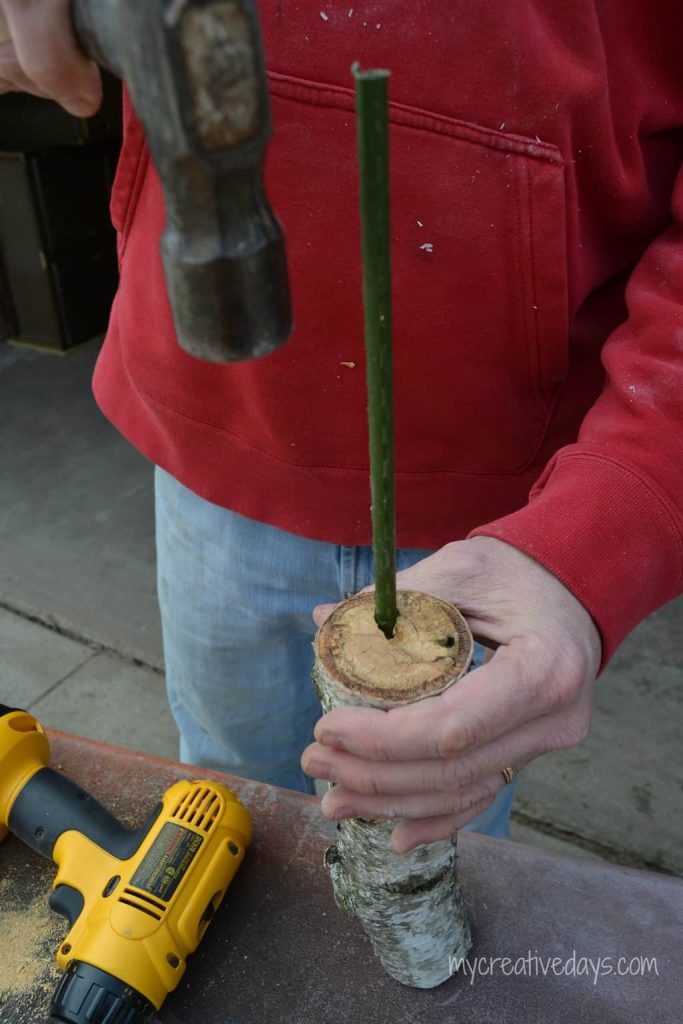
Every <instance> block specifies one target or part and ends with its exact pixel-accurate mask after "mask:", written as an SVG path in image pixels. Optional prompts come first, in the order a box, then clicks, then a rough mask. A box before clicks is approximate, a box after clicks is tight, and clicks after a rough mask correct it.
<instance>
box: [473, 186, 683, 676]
mask: <svg viewBox="0 0 683 1024" xmlns="http://www.w3.org/2000/svg"><path fill="white" fill-rule="evenodd" d="M626 300H627V305H628V314H629V315H628V319H627V320H626V321H625V323H623V324H622V325H621V326H620V327H619V328H618V329H617V330H616V331H614V333H613V334H612V335H610V337H609V338H608V339H607V341H606V343H605V346H604V349H603V357H602V358H603V363H604V366H605V370H606V380H605V387H604V390H603V392H602V394H601V396H600V398H599V399H598V401H597V402H596V403H595V405H594V406H593V408H592V409H591V410H590V412H589V413H588V415H587V416H586V417H585V419H584V421H583V424H582V426H581V430H580V432H579V436H578V439H577V443H576V444H573V445H570V446H568V447H566V448H562V449H560V451H559V452H558V453H557V454H556V455H555V456H554V458H553V459H552V460H551V462H550V463H549V464H548V466H547V467H546V469H545V471H544V472H543V474H542V476H541V477H540V479H539V480H538V482H537V483H536V484H535V486H534V487H533V488H532V491H531V494H530V499H529V503H528V504H527V505H526V506H525V507H524V508H522V509H520V510H519V511H517V512H514V513H513V514H511V515H508V516H505V517H504V518H502V519H498V520H496V521H494V522H491V523H488V524H487V525H485V526H482V527H479V528H478V529H476V530H474V531H473V532H472V533H471V534H470V536H477V535H484V536H490V537H496V538H498V539H499V540H502V541H506V542H507V543H509V544H512V545H514V546H515V547H517V548H519V549H520V550H522V551H524V552H526V553H527V554H528V555H530V556H531V557H533V558H535V559H536V560H537V561H538V562H540V563H541V564H542V565H544V566H546V568H548V569H549V570H550V571H551V572H553V573H554V574H555V575H556V576H557V577H558V578H559V579H560V580H562V582H563V583H564V584H565V585H566V586H567V587H568V588H569V590H571V591H572V593H573V594H574V595H575V596H576V597H577V598H578V599H579V600H580V601H581V602H582V604H583V605H584V606H585V607H586V608H587V609H588V611H589V612H590V613H591V615H592V616H593V618H594V620H595V622H596V623H597V625H598V628H599V629H600V632H601V634H602V639H603V667H604V665H605V664H606V663H607V661H608V660H609V659H610V657H611V656H612V654H613V653H614V651H615V650H616V648H617V647H618V645H619V644H620V643H621V641H622V640H623V639H624V637H625V636H626V635H627V633H628V632H629V631H630V630H631V629H633V627H634V626H636V625H637V624H638V622H640V621H641V620H642V619H644V618H645V616H647V615H648V614H649V613H650V612H652V611H654V609H655V608H657V607H658V606H659V605H661V604H663V603H664V602H666V601H668V600H670V599H672V598H674V597H676V596H677V595H678V594H680V593H681V592H682V591H683V171H682V172H681V173H680V174H679V177H678V181H677V183H676V188H675V190H674V193H673V225H672V226H671V228H670V229H669V230H668V231H667V232H665V233H664V234H663V235H660V236H659V238H657V239H656V240H655V241H654V242H653V243H652V244H651V245H650V246H649V247H648V249H647V250H646V251H645V253H644V255H643V257H642V259H641V260H640V262H639V263H638V265H637V266H636V268H635V270H634V271H633V274H632V275H631V278H630V281H629V284H628V287H627V290H626Z"/></svg>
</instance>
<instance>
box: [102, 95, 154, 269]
mask: <svg viewBox="0 0 683 1024" xmlns="http://www.w3.org/2000/svg"><path fill="white" fill-rule="evenodd" d="M148 162H149V152H148V149H147V143H146V140H145V134H144V131H143V128H142V125H141V124H140V122H139V121H138V119H137V116H136V114H135V111H134V110H133V106H132V104H131V102H130V98H129V96H128V91H127V90H126V88H125V86H124V88H123V144H122V146H121V153H120V155H119V160H118V164H117V166H116V174H115V175H114V183H113V185H112V190H111V199H110V203H109V212H110V215H111V222H112V224H113V226H114V229H115V231H116V233H117V247H118V255H119V260H120V259H121V258H122V256H123V251H124V249H125V245H126V241H127V238H128V233H129V230H130V225H131V222H132V219H133V216H134V214H135V208H136V205H137V201H138V198H139V195H140V192H141V190H142V183H143V180H144V176H145V171H146V169H147V164H148Z"/></svg>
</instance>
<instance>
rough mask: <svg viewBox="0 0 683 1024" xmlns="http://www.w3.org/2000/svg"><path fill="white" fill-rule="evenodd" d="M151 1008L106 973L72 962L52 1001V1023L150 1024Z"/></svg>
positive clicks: (145, 1000) (141, 996)
mask: <svg viewBox="0 0 683 1024" xmlns="http://www.w3.org/2000/svg"><path fill="white" fill-rule="evenodd" d="M153 1013H154V1006H153V1005H152V1003H150V1002H149V1000H148V999H145V997H144V996H143V995H141V994H140V993H139V992H137V991H136V990H135V989H134V988H131V987H130V986H129V985H126V984H124V983H123V982H122V981H119V979H118V978H115V977H114V976H113V975H111V974H107V972H106V971H100V970H99V969H98V968H97V967H92V966H91V965H90V964H85V963H81V962H80V961H79V960H72V962H71V963H70V964H69V966H68V968H67V970H66V972H65V974H64V975H63V976H62V979H61V981H60V982H59V985H58V987H57V990H56V992H55V994H54V997H53V999H52V1008H51V1014H52V1020H53V1021H55V1022H56V1021H66V1022H68V1024H149V1021H151V1019H152V1015H153Z"/></svg>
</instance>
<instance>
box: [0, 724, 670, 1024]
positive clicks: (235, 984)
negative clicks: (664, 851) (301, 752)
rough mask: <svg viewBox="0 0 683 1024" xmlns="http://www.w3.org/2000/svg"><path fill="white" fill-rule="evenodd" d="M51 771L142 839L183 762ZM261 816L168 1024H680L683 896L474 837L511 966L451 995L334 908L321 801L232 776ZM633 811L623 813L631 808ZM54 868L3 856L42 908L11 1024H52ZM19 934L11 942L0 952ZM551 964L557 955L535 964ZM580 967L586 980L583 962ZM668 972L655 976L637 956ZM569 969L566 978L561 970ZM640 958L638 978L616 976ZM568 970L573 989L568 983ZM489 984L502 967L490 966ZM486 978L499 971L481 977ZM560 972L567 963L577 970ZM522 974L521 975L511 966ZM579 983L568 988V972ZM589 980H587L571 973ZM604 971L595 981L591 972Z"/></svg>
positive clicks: (10, 1008)
mask: <svg viewBox="0 0 683 1024" xmlns="http://www.w3.org/2000/svg"><path fill="white" fill-rule="evenodd" d="M50 740H51V749H52V764H53V766H54V767H57V768H59V769H62V770H63V771H64V772H65V773H66V774H68V775H70V776H71V777H72V778H73V779H75V780H76V781H77V782H78V783H79V785H81V786H83V787H84V788H86V789H88V790H90V792H92V793H93V795H95V796H96V797H97V798H98V799H100V800H101V801H102V802H103V803H105V804H106V805H107V806H109V807H110V808H111V809H112V810H113V811H114V813H115V814H116V815H117V816H118V817H120V818H121V819H122V820H123V821H125V822H126V823H127V824H129V825H138V824H140V823H141V822H142V821H143V820H144V819H145V818H146V816H147V814H148V813H149V811H150V810H151V808H152V807H153V806H154V805H155V803H156V802H157V800H158V798H159V796H160V795H161V794H162V792H163V791H164V790H165V789H166V788H167V787H168V786H169V785H170V784H171V783H172V782H173V781H175V780H176V779H178V778H191V777H201V776H206V775H211V774H212V773H207V772H206V771H200V770H195V769H192V768H188V767H187V766H184V765H179V764H175V763H173V762H169V761H162V760H159V759H157V758H153V757H149V756H146V755H143V754H138V753H134V752H131V751H128V750H122V749H119V748H116V747H109V746H104V745H102V744H98V743H94V742H92V741H89V740H83V739H80V738H77V737H74V736H68V735H65V734H60V733H51V734H50ZM213 777H215V778H222V779H224V780H225V781H227V782H228V784H229V785H230V786H232V787H233V788H234V789H235V790H236V791H237V792H238V794H239V795H240V797H241V799H242V800H243V801H244V802H245V803H246V804H247V806H248V807H249V809H250V811H251V813H252V815H253V819H254V829H255V841H254V844H253V846H252V847H250V849H249V850H248V851H247V855H246V858H245V862H244V864H243V866H242V867H241V869H240V871H239V873H238V875H237V877H236V879H235V881H234V882H233V884H232V886H231V887H230V889H229V890H228V893H227V896H226V898H225V901H224V903H223V905H222V907H221V908H220V910H219V912H218V914H217V915H216V918H215V919H214V921H213V922H212V924H211V926H210V928H209V930H208V931H207V934H206V936H205V938H204V941H203V943H202V945H201V946H200V948H199V950H198V951H197V952H196V953H195V954H194V956H193V957H192V958H191V960H190V962H189V965H188V970H187V973H186V975H185V977H184V978H183V980H182V981H181V983H180V986H179V988H178V989H177V991H176V992H174V993H173V994H172V995H171V996H169V998H168V1000H167V1002H166V1003H165V1004H164V1006H163V1008H162V1009H161V1011H160V1012H159V1014H158V1024H436V1022H451V1021H454V1022H455V1021H457V1022H462V1024H469V1022H472V1024H518V1022H519V1024H560V1022H561V1024H584V1022H585V1024H597V1022H600V1024H631V1022H633V1024H636V1022H637V1024H650V1022H652V1024H681V1021H683V981H682V980H681V976H682V968H683V882H682V881H680V880H678V879H674V878H670V877H667V876H664V875H654V874H649V873H645V872H642V871H634V870H630V869H627V868H620V867H615V866H613V865H610V864H606V863H603V862H600V861H597V860H588V859H583V860H579V859H574V858H569V857H564V856H560V855H557V854H550V853H545V852H543V851H539V850H537V849H532V848H530V847H527V846H521V845H519V844H516V843H505V842H501V841H498V840H494V839H488V838H485V837H481V836H476V835H470V834H468V833H463V834H462V835H461V837H460V840H459V850H460V873H461V879H462V883H463V886H464V888H465V891H466V895H467V899H468V902H469V905H470V916H471V921H472V926H473V934H474V942H475V946H474V949H473V951H472V954H471V963H473V958H474V957H480V958H488V957H509V958H510V960H511V962H512V963H513V964H514V972H515V973H512V974H511V975H510V976H505V974H504V971H503V967H502V965H501V963H500V961H499V962H498V964H496V965H494V967H493V973H492V974H491V975H490V976H489V975H488V973H487V974H486V975H485V976H481V975H479V974H478V975H477V976H476V977H475V978H474V979H473V978H472V976H471V974H470V973H468V974H467V975H462V974H461V975H459V976H456V977H453V978H451V980H450V981H448V982H446V983H445V984H444V985H442V986H440V987H439V988H437V989H434V990H431V991H428V992H424V991H416V990H413V989H407V988H404V987H403V986H401V985H399V984H398V983H396V982H394V981H392V980H391V979H390V978H389V977H388V976H386V975H385V974H384V972H383V970H382V968H381V966H380V964H379V963H378V961H377V960H376V959H375V957H374V955H373V953H372V950H371V948H370V946H369V944H368V942H367V941H366V939H365V937H364V935H363V934H362V932H361V930H360V928H359V926H358V925H357V923H356V922H355V921H353V920H350V919H348V918H346V917H345V916H344V915H343V914H342V913H341V912H340V911H338V910H337V908H336V906H335V905H334V901H333V898H332V893H331V889H330V885H329V880H328V878H327V876H326V872H325V869H324V868H323V852H324V850H325V847H326V845H328V843H329V841H330V840H331V839H332V838H333V835H334V828H333V826H331V825H330V824H329V823H326V822H325V821H324V820H323V818H322V816H321V814H320V811H319V808H318V802H317V800H315V799H313V798H307V797H304V796H299V795H297V794H295V793H290V792H287V791H284V790H279V789H275V788H273V787H271V786H266V785H262V784H259V783H253V782H245V781H242V780H238V779H225V778H224V777H223V776H216V775H213ZM615 813H618V808H615ZM54 873H55V869H54V866H53V865H52V864H50V863H48V862H46V861H42V860H40V858H39V857H38V856H37V855H35V854H33V853H32V852H31V851H29V850H27V849H26V848H24V847H22V846H20V844H19V843H18V842H17V841H16V840H15V839H14V838H13V837H9V838H8V839H6V840H5V842H4V843H2V844H0V882H2V883H3V884H2V887H1V888H0V899H1V900H2V901H3V906H2V907H0V919H1V914H2V910H3V909H5V910H7V908H8V907H10V908H13V910H14V911H15V912H17V913H19V914H20V913H21V912H22V908H28V907H32V908H33V913H34V914H35V913H36V907H40V903H39V902H38V901H43V902H44V913H45V929H46V930H45V932H44V933H41V934H40V935H39V934H36V936H35V948H34V954H32V955H35V958H36V959H37V960H38V961H39V964H37V965H36V964H33V965H32V967H31V970H32V971H33V974H32V976H31V977H32V984H31V985H30V987H29V988H27V987H26V984H25V982H24V984H23V985H18V987H16V988H15V987H14V985H13V984H9V986H7V985H6V986H5V990H4V991H0V1022H2V1024H47V1022H48V1020H49V1012H48V1009H49V1002H50V992H51V989H52V986H53V983H54V981H55V979H56V978H57V976H58V975H57V971H56V968H55V967H54V966H53V957H54V953H55V952H56V947H57V945H58V944H59V942H60V941H61V937H62V936H63V935H64V934H65V931H66V927H67V926H66V922H65V921H63V920H62V919H61V918H56V919H55V920H51V918H52V917H53V915H52V914H51V911H50V910H49V909H48V906H47V899H48V895H49V892H50V885H51V882H52V878H53V877H54ZM2 943H3V936H2V935H0V954H1V953H2ZM534 956H538V957H539V958H543V960H542V961H541V960H538V961H535V960H534V959H533V958H534ZM573 956H574V957H575V959H574V964H575V968H574V969H572V966H571V965H572V957H573ZM640 956H645V957H650V958H653V957H654V958H656V973H655V969H654V968H653V967H652V966H650V969H649V970H647V969H646V970H644V971H642V972H641V971H640V969H639V968H638V966H637V965H634V964H633V963H631V960H632V958H634V957H640ZM552 957H557V958H558V961H557V962H556V965H555V967H553V966H552V965H550V966H549V967H546V968H545V970H546V971H547V973H545V974H544V964H546V963H547V960H548V958H552ZM582 957H591V958H593V960H594V961H595V959H596V958H598V957H600V958H603V959H602V964H601V968H600V969H601V970H603V971H606V970H607V969H608V966H609V964H608V963H607V962H606V961H605V958H611V964H612V967H613V968H614V969H616V968H617V960H618V958H619V957H625V958H626V961H627V963H626V964H622V965H621V966H622V968H626V967H628V969H629V970H633V969H634V967H635V969H636V970H637V973H636V974H635V975H633V974H629V975H626V976H617V975H616V974H612V975H609V976H608V975H606V974H605V975H603V976H601V977H598V978H597V981H596V978H595V975H594V968H593V967H588V965H584V963H583V961H582V960H581V958H582ZM567 961H569V968H568V969H569V972H570V973H569V975H567V973H565V971H566V967H565V965H566V963H567ZM479 965H480V967H481V968H482V969H483V970H484V971H487V972H488V970H489V966H488V959H486V960H480V961H479ZM482 965H483V967H482ZM560 965H561V966H560ZM505 970H506V971H508V972H509V971H510V970H511V968H510V965H509V964H508V965H506V967H505ZM560 970H561V971H562V973H559V971H560ZM572 970H573V975H572ZM584 970H585V971H587V972H588V973H582V971H584Z"/></svg>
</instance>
